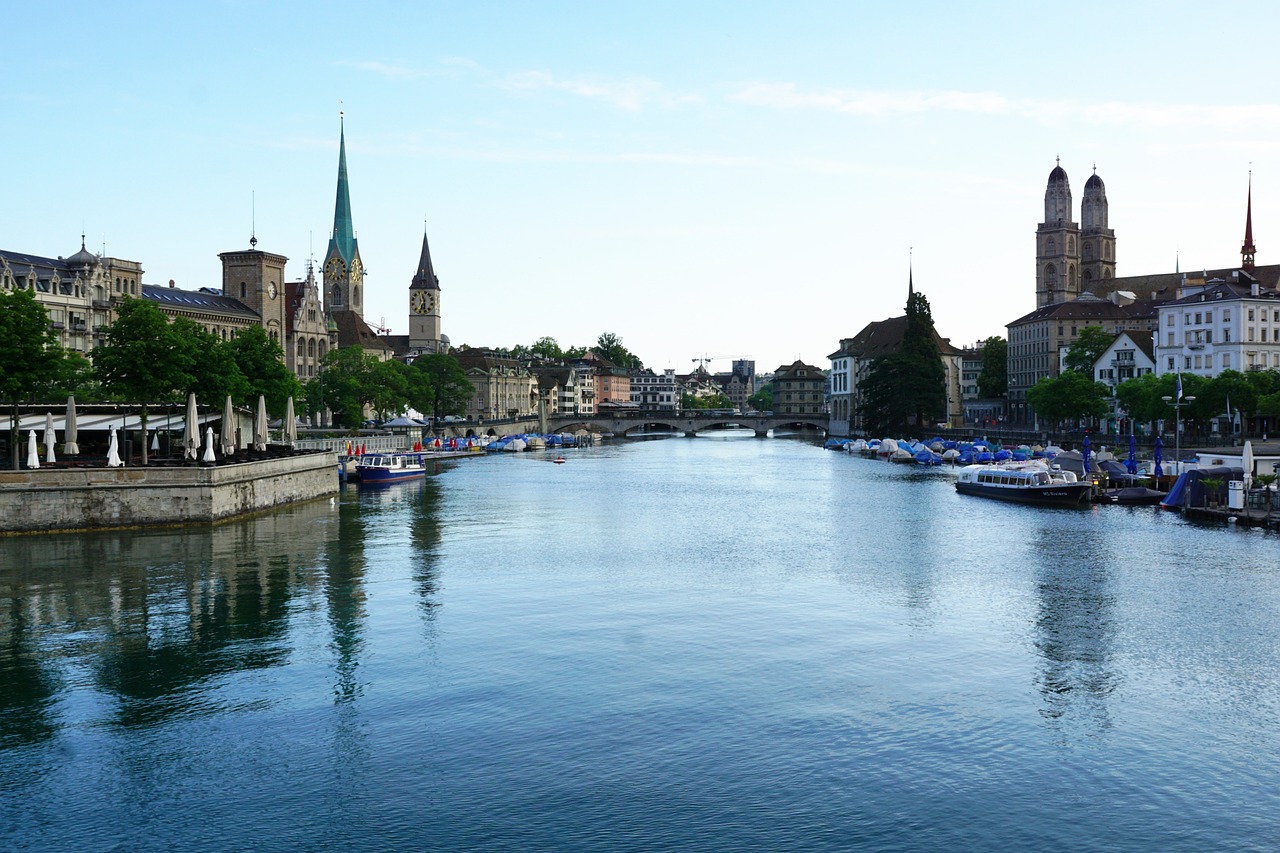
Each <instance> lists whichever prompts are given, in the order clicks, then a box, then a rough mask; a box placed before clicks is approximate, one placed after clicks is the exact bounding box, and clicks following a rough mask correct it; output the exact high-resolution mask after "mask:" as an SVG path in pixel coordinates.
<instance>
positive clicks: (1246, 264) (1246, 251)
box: [1240, 169, 1258, 272]
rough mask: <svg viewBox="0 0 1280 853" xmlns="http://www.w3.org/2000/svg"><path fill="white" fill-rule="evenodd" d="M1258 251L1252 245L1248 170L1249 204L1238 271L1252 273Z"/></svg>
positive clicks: (1251, 171) (1251, 210) (1251, 174)
mask: <svg viewBox="0 0 1280 853" xmlns="http://www.w3.org/2000/svg"><path fill="white" fill-rule="evenodd" d="M1257 253H1258V250H1257V249H1256V248H1254V245H1253V170H1252V169H1250V170H1249V203H1248V206H1247V207H1246V208H1245V214H1244V246H1242V247H1241V248H1240V257H1241V259H1242V262H1241V264H1240V269H1242V270H1244V271H1245V272H1253V258H1254V255H1256V254H1257Z"/></svg>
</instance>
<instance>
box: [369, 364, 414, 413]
mask: <svg viewBox="0 0 1280 853" xmlns="http://www.w3.org/2000/svg"><path fill="white" fill-rule="evenodd" d="M370 378H371V379H372V380H373V384H374V387H373V396H372V403H373V410H374V411H375V412H376V413H377V415H378V419H379V420H383V421H385V420H389V419H390V418H392V417H394V416H396V415H399V414H401V413H402V412H403V411H404V410H405V407H406V406H408V405H409V402H410V397H409V393H410V383H411V381H412V380H415V379H416V380H418V381H419V383H420V385H419V390H420V389H421V387H422V386H423V385H425V382H424V380H425V376H424V374H423V373H422V371H420V370H414V369H413V368H412V367H410V366H409V365H407V364H405V363H404V362H403V361H396V360H395V359H390V360H389V361H380V362H378V363H377V364H376V365H374V367H373V370H372V371H371V375H370Z"/></svg>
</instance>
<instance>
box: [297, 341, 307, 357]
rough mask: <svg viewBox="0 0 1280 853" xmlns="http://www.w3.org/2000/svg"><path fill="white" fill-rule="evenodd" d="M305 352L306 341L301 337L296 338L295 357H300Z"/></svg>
mask: <svg viewBox="0 0 1280 853" xmlns="http://www.w3.org/2000/svg"><path fill="white" fill-rule="evenodd" d="M306 354H307V342H306V341H304V340H303V339H302V338H298V354H297V356H296V357H297V358H302V357H303V356H305V355H306Z"/></svg>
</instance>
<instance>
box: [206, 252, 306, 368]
mask: <svg viewBox="0 0 1280 853" xmlns="http://www.w3.org/2000/svg"><path fill="white" fill-rule="evenodd" d="M250 242H251V243H252V244H253V245H254V246H255V248H252V249H249V250H247V251H243V252H223V253H222V254H220V255H218V257H219V258H220V259H221V260H222V294H223V295H224V296H231V297H233V298H235V299H239V300H240V301H241V302H243V303H244V304H245V305H246V306H248V307H249V308H251V309H253V310H254V311H255V312H257V314H258V316H259V317H261V318H262V330H263V331H264V332H266V333H267V337H269V338H271V340H273V341H275V342H276V343H278V344H280V346H281V347H283V346H284V345H285V311H286V309H285V301H286V300H285V298H284V265H285V264H286V263H287V262H288V261H289V259H288V258H286V257H285V256H284V255H275V254H272V253H271V252H263V251H260V250H259V249H257V248H256V246H257V243H258V241H257V239H256V238H255V239H253V240H251V241H250Z"/></svg>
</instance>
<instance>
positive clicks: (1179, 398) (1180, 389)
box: [1173, 373, 1182, 400]
mask: <svg viewBox="0 0 1280 853" xmlns="http://www.w3.org/2000/svg"><path fill="white" fill-rule="evenodd" d="M1173 399H1175V400H1181V399H1182V374H1181V373H1179V374H1178V393H1177V394H1175V395H1174V397H1173Z"/></svg>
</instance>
